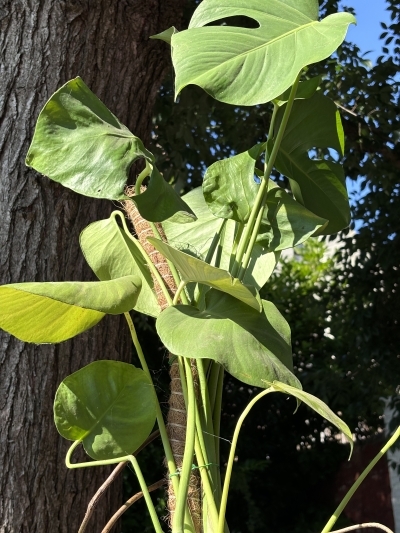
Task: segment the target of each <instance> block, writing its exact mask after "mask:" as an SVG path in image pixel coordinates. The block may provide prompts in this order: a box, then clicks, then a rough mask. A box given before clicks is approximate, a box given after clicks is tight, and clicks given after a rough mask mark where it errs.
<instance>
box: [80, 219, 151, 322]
mask: <svg viewBox="0 0 400 533" xmlns="http://www.w3.org/2000/svg"><path fill="white" fill-rule="evenodd" d="M80 245H81V248H82V251H83V254H84V256H85V259H86V261H87V262H88V264H89V266H90V268H91V269H92V270H93V272H94V273H95V274H96V276H97V277H98V278H99V279H100V280H102V281H107V280H110V279H116V278H121V277H123V276H139V277H140V279H141V281H142V290H141V291H140V293H139V296H138V299H137V302H136V304H135V306H134V309H135V310H136V311H139V312H140V313H144V314H146V315H150V316H154V317H156V316H158V315H159V313H160V307H159V305H158V303H157V298H156V296H155V293H154V292H153V285H154V284H153V279H152V277H151V274H150V271H149V267H148V266H147V265H146V262H145V260H144V258H143V255H142V254H141V253H140V251H139V250H138V248H137V246H135V244H134V243H133V242H132V240H131V239H130V238H129V237H128V236H127V235H126V233H125V231H124V230H123V229H122V228H121V227H120V226H119V225H118V223H117V221H116V217H115V216H111V217H110V218H107V219H105V220H99V221H98V222H93V224H90V225H89V226H88V227H87V228H85V229H84V230H83V231H82V233H81V235H80Z"/></svg>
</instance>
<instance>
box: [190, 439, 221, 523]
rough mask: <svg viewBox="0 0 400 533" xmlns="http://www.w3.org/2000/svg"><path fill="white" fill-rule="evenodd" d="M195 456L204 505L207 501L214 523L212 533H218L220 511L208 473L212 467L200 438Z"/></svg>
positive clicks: (196, 444) (196, 445) (197, 440)
mask: <svg viewBox="0 0 400 533" xmlns="http://www.w3.org/2000/svg"><path fill="white" fill-rule="evenodd" d="M195 454H196V458H197V464H198V466H199V470H200V477H201V482H202V488H203V491H204V498H203V504H204V499H205V500H206V501H207V506H208V511H209V514H210V518H211V522H212V531H216V529H217V527H218V511H217V506H216V505H215V500H214V494H213V490H212V486H211V483H210V477H209V473H208V468H209V467H210V466H212V465H208V462H207V459H206V458H205V456H204V455H203V453H202V450H201V446H200V443H199V439H198V438H196V441H195ZM202 465H204V466H202ZM206 465H207V466H206Z"/></svg>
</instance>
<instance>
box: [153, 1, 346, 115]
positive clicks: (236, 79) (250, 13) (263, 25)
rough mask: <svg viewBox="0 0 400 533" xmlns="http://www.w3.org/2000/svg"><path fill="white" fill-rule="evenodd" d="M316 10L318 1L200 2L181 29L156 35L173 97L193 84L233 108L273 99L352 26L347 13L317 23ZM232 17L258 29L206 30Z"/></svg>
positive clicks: (330, 51)
mask: <svg viewBox="0 0 400 533" xmlns="http://www.w3.org/2000/svg"><path fill="white" fill-rule="evenodd" d="M318 11H319V5H318V0H203V2H201V3H200V4H199V6H198V8H197V9H196V11H195V12H194V14H193V16H192V19H191V21H190V24H189V28H188V29H187V30H185V31H182V32H176V31H175V30H170V31H169V32H163V34H160V36H159V38H161V39H162V40H166V41H169V40H170V41H171V46H172V60H173V64H174V68H175V73H176V81H175V88H176V95H178V94H179V93H180V91H181V90H182V89H183V88H184V87H186V86H187V85H190V84H194V85H198V86H200V87H202V88H203V89H204V90H205V91H206V92H207V93H209V94H210V95H211V96H212V97H213V98H215V99H216V100H220V101H221V102H226V103H229V104H234V105H247V106H250V105H257V104H261V103H265V102H269V101H271V100H273V99H274V98H277V97H278V96H279V95H281V94H282V93H283V92H284V91H286V89H287V88H288V87H290V86H291V85H292V84H293V83H294V80H295V79H296V77H297V75H298V73H299V72H300V71H301V69H302V68H304V67H305V66H307V65H310V64H312V63H316V62H318V61H321V60H323V59H326V58H327V57H329V56H330V55H331V54H332V53H333V52H334V51H335V50H336V49H337V47H338V46H339V45H340V44H341V43H342V42H343V40H344V38H345V36H346V33H347V29H348V26H349V25H350V24H354V23H355V22H356V21H355V18H354V16H353V15H352V14H350V13H336V14H333V15H330V16H328V17H326V18H325V19H323V20H321V21H319V20H318ZM234 16H244V17H248V18H251V19H253V20H254V21H256V22H258V24H259V27H258V28H243V27H232V26H226V25H224V26H222V25H221V26H207V24H210V23H214V22H217V21H220V20H222V19H225V18H228V17H234ZM156 37H157V36H156Z"/></svg>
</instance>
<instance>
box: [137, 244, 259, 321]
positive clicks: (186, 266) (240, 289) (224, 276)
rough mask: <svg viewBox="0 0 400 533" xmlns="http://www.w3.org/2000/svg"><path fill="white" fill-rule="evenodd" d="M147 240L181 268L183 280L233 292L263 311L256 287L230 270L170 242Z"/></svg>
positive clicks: (232, 293)
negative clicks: (177, 248)
mask: <svg viewBox="0 0 400 533" xmlns="http://www.w3.org/2000/svg"><path fill="white" fill-rule="evenodd" d="M147 240H148V241H149V242H150V244H152V245H153V246H154V248H156V249H157V250H158V251H159V252H161V253H162V254H163V256H164V257H166V258H167V259H169V260H170V261H172V263H173V264H174V265H175V266H176V268H177V269H178V270H179V273H180V275H181V279H182V281H186V282H191V281H194V282H196V283H203V284H204V285H208V286H209V287H213V288H214V289H218V290H219V291H222V292H225V293H227V294H231V295H232V296H234V297H235V298H238V299H239V300H241V301H242V302H244V303H246V304H247V305H249V306H250V307H252V308H253V309H256V310H257V311H261V309H262V306H261V301H260V297H259V295H258V292H257V291H256V289H254V288H253V287H252V286H248V287H247V286H246V285H243V283H242V282H241V281H239V280H238V279H237V278H233V277H232V276H231V275H230V274H229V272H227V271H226V270H222V269H221V268H216V267H214V266H212V265H209V264H208V263H206V262H205V261H201V259H197V258H196V257H193V256H192V255H189V254H185V253H184V252H181V251H180V250H176V249H175V248H173V247H172V246H170V245H169V244H167V243H165V242H163V241H160V240H159V239H155V238H154V237H148V238H147Z"/></svg>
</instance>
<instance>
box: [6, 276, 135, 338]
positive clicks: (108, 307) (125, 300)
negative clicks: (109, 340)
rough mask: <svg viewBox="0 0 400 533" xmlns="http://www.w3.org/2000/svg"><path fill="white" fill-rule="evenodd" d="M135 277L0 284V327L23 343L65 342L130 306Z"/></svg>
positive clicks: (133, 300)
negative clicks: (109, 279) (107, 279)
mask: <svg viewBox="0 0 400 533" xmlns="http://www.w3.org/2000/svg"><path fill="white" fill-rule="evenodd" d="M140 288H141V280H140V278H139V277H138V276H126V277H123V278H119V279H115V280H112V281H101V282H100V281H96V282H75V281H66V282H60V283H15V284H11V285H3V286H2V287H0V327H1V328H2V329H4V330H5V331H8V332H9V333H11V334H12V335H14V336H15V337H17V338H18V339H21V340H22V341H25V342H34V343H36V344H41V343H56V342H62V341H65V340H67V339H69V338H71V337H74V336H75V335H78V334H79V333H82V332H83V331H85V330H87V329H89V328H91V327H92V326H94V325H95V324H97V323H98V322H99V321H100V320H101V319H102V318H103V317H104V315H105V314H106V313H108V314H110V315H117V314H120V313H125V312H127V311H130V310H131V309H133V308H134V307H135V305H136V301H137V298H138V296H139V292H140Z"/></svg>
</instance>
